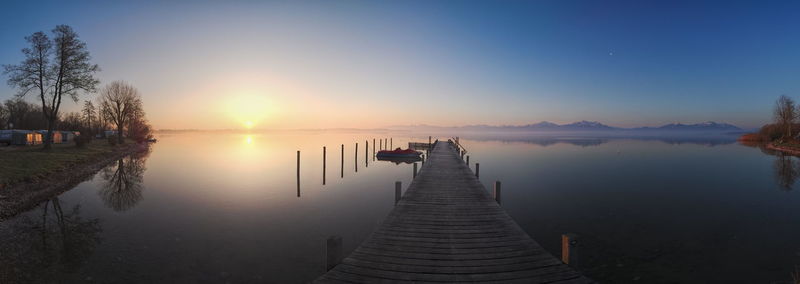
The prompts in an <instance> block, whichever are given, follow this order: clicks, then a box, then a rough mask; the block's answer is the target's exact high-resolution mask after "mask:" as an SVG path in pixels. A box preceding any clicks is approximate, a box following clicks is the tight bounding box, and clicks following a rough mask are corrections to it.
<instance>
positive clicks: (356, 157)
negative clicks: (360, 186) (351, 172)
mask: <svg viewBox="0 0 800 284" xmlns="http://www.w3.org/2000/svg"><path fill="white" fill-rule="evenodd" d="M353 154H354V155H355V163H353V164H354V165H353V167H355V169H356V172H358V143H356V150H355V151H353Z"/></svg>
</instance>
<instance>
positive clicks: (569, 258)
mask: <svg viewBox="0 0 800 284" xmlns="http://www.w3.org/2000/svg"><path fill="white" fill-rule="evenodd" d="M561 261H563V262H564V263H566V264H568V265H569V266H572V268H575V269H576V270H577V269H578V235H576V234H571V233H569V234H563V235H561Z"/></svg>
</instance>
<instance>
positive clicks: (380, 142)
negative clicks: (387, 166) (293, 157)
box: [297, 136, 431, 197]
mask: <svg viewBox="0 0 800 284" xmlns="http://www.w3.org/2000/svg"><path fill="white" fill-rule="evenodd" d="M364 145H365V147H364V167H369V160H370V155H369V152H370V147H369V145H370V144H369V140H365V141H364ZM428 145H431V136H428ZM344 146H345V144H342V145H341V167H340V169H341V171H340V173H339V177H340V178H344V158H345V151H344ZM376 146H377V147H376ZM392 147H394V138H391V137H390V138H382V139H377V138H372V161H375V157H376V154H377V151H380V150H390V149H392ZM354 149H355V150H354V151H353V153H354V155H353V158H354V160H355V163H354V170H355V172H358V142H356V143H355V147H354ZM427 151H428V152H427V153H430V147H428V150H427ZM421 158H422V159H421V162H422V164H423V165H424V164H425V155H422V157H421ZM327 174H328V148H327V147H326V146H322V185H325V184H326V183H327V176H328V175H327ZM416 176H417V163H414V172H413V177H416ZM297 197H300V151H297Z"/></svg>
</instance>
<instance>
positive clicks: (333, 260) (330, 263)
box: [325, 236, 342, 271]
mask: <svg viewBox="0 0 800 284" xmlns="http://www.w3.org/2000/svg"><path fill="white" fill-rule="evenodd" d="M340 261H342V237H340V236H330V237H328V239H327V240H325V271H330V270H331V269H333V267H335V266H336V265H337V264H339V262H340Z"/></svg>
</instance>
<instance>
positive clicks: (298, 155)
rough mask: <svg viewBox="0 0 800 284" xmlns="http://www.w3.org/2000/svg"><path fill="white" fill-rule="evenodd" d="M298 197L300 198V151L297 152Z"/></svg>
mask: <svg viewBox="0 0 800 284" xmlns="http://www.w3.org/2000/svg"><path fill="white" fill-rule="evenodd" d="M297 197H300V151H297Z"/></svg>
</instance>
